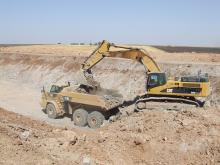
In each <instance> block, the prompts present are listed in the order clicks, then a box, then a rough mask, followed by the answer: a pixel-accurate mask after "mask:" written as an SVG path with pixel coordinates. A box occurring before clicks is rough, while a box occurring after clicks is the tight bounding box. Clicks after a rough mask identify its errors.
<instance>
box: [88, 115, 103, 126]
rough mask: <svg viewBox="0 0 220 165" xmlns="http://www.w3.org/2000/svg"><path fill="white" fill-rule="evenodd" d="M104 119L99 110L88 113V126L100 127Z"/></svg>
mask: <svg viewBox="0 0 220 165" xmlns="http://www.w3.org/2000/svg"><path fill="white" fill-rule="evenodd" d="M104 120H105V117H104V115H103V114H102V113H101V112H98V111H93V112H91V113H90V114H89V115H88V120H87V121H88V125H89V127H90V128H100V127H101V125H102V124H103V122H104Z"/></svg>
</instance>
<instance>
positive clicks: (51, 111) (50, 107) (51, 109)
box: [46, 103, 58, 119]
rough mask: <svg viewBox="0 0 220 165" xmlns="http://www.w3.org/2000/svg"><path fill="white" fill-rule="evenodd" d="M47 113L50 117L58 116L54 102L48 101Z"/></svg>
mask: <svg viewBox="0 0 220 165" xmlns="http://www.w3.org/2000/svg"><path fill="white" fill-rule="evenodd" d="M46 113H47V115H48V117H49V118H51V119H56V118H57V117H58V115H57V111H56V108H55V106H54V105H53V103H48V104H47V107H46Z"/></svg>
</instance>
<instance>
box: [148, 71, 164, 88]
mask: <svg viewBox="0 0 220 165" xmlns="http://www.w3.org/2000/svg"><path fill="white" fill-rule="evenodd" d="M166 81H167V80H166V75H165V73H150V74H149V75H148V81H147V88H148V89H149V88H153V87H157V86H161V85H164V84H166Z"/></svg>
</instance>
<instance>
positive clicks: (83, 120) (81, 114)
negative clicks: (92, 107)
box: [73, 108, 88, 127]
mask: <svg viewBox="0 0 220 165" xmlns="http://www.w3.org/2000/svg"><path fill="white" fill-rule="evenodd" d="M87 118H88V112H87V111H86V110H84V109H82V108H79V109H77V110H75V111H74V112H73V121H74V124H75V125H77V126H80V127H84V126H86V125H87Z"/></svg>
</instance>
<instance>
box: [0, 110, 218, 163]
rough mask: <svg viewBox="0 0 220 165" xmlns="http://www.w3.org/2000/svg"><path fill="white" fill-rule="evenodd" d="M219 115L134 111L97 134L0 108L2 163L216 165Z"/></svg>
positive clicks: (200, 112)
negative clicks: (56, 124) (50, 123)
mask: <svg viewBox="0 0 220 165" xmlns="http://www.w3.org/2000/svg"><path fill="white" fill-rule="evenodd" d="M219 115H220V111H219V110H214V109H209V110H190V109H187V110H184V111H180V112H176V111H169V112H168V111H165V112H162V111H147V112H143V113H134V114H132V115H131V116H127V117H123V118H122V119H120V120H118V121H116V122H115V123H112V124H110V125H108V126H105V127H103V128H100V129H97V130H80V129H73V128H72V129H67V128H60V127H55V126H51V125H47V124H45V123H43V122H40V121H36V120H31V119H29V118H27V117H24V116H21V115H18V114H15V113H11V112H7V111H5V110H2V109H1V110H0V147H1V151H0V155H1V160H0V162H1V163H2V164H17V163H18V164H63V163H65V164H83V163H85V164H86V162H89V163H91V164H218V163H220V138H219V135H220V120H219Z"/></svg>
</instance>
